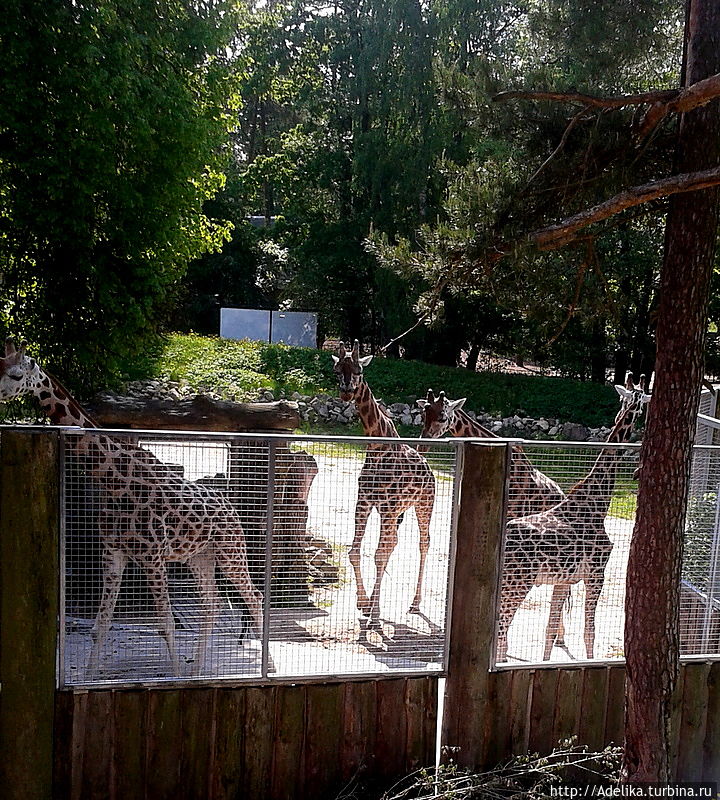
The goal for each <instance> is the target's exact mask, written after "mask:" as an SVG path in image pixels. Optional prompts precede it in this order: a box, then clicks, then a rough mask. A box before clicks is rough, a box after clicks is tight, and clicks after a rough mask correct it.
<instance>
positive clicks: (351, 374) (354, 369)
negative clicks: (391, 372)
mask: <svg viewBox="0 0 720 800" xmlns="http://www.w3.org/2000/svg"><path fill="white" fill-rule="evenodd" d="M372 358H373V357H372V356H364V357H362V358H361V357H360V342H359V341H358V340H357V339H355V343H354V344H353V348H352V350H351V351H350V352H349V353H348V352H347V350H346V349H345V345H344V344H342V342H341V343H340V347H339V349H338V354H337V355H333V357H332V359H333V364H334V366H333V372H334V373H335V377H336V378H337V382H338V388H339V389H340V398H341V399H342V400H345V401H349V400H354V399H355V397H356V396H357V393H358V390H359V389H360V387H361V386H362V383H363V380H364V379H363V369H364V368H365V367H367V365H368V364H369V363H370V362H371V361H372Z"/></svg>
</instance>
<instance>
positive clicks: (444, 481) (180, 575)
mask: <svg viewBox="0 0 720 800" xmlns="http://www.w3.org/2000/svg"><path fill="white" fill-rule="evenodd" d="M368 444H369V445H370V449H368V450H367V452H366V448H367V446H368ZM455 467H456V446H454V443H448V442H436V443H433V444H430V445H428V448H427V450H426V451H425V452H424V453H423V454H422V455H420V454H419V453H418V452H417V451H416V450H415V449H413V448H411V447H409V446H408V445H407V444H403V443H388V442H387V441H385V442H376V441H374V440H369V439H368V440H364V439H354V440H352V439H350V438H345V439H338V438H310V437H307V438H306V437H303V438H300V439H297V438H291V437H284V436H269V437H260V436H257V437H256V436H252V435H232V436H229V435H221V436H219V435H212V434H188V435H183V436H178V435H173V436H170V435H162V434H154V433H153V434H141V433H134V432H122V433H115V432H113V433H112V434H110V433H108V432H107V431H93V430H87V431H82V432H80V431H78V432H74V431H73V432H70V431H68V432H66V433H65V434H64V435H63V463H62V488H63V526H62V528H63V552H62V563H63V603H62V609H63V612H62V619H61V632H62V636H61V652H60V671H61V685H65V686H73V685H88V684H90V685H92V684H132V683H137V682H142V683H148V682H156V681H160V682H161V681H175V680H178V679H180V680H193V679H198V678H202V679H204V680H207V679H216V678H217V679H258V678H270V679H272V678H274V677H277V678H289V677H297V678H303V677H313V676H328V675H333V676H335V675H338V676H339V675H358V674H363V675H365V674H367V675H373V674H387V673H388V672H398V673H423V672H437V671H439V670H441V669H442V668H443V666H444V657H445V650H446V638H445V637H446V624H445V621H446V613H447V602H448V601H447V587H448V579H449V568H450V563H449V561H450V553H451V547H450V544H451V532H452V517H453V506H454V490H455ZM378 572H379V573H380V574H381V580H380V581H379V582H378V581H377V579H376V578H377V574H378Z"/></svg>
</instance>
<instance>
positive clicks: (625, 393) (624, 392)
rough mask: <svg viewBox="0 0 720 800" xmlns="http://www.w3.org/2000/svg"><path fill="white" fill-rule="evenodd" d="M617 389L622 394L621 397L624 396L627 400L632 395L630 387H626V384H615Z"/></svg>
mask: <svg viewBox="0 0 720 800" xmlns="http://www.w3.org/2000/svg"><path fill="white" fill-rule="evenodd" d="M628 374H630V373H628ZM630 380H632V378H630ZM615 391H616V392H617V393H618V394H619V395H620V397H622V399H623V400H627V399H628V397H632V392H631V391H630V390H629V389H626V388H625V387H624V386H619V385H618V384H617V383H616V384H615Z"/></svg>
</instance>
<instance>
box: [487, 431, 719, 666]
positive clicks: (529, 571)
mask: <svg viewBox="0 0 720 800" xmlns="http://www.w3.org/2000/svg"><path fill="white" fill-rule="evenodd" d="M638 455H639V445H635V444H622V445H607V444H602V443H597V444H596V443H578V444H572V443H558V442H543V443H530V442H523V443H522V444H521V445H516V446H515V447H514V448H513V452H512V455H511V466H510V470H509V481H508V483H509V485H508V504H507V526H506V532H505V544H504V556H503V565H502V571H501V580H500V593H499V597H500V600H499V607H498V635H497V647H496V663H497V664H498V665H503V666H527V664H528V663H531V664H534V663H538V664H539V663H546V662H555V663H561V662H568V661H571V662H572V661H583V660H596V661H597V660H600V661H609V660H615V659H621V658H623V656H624V652H623V628H624V621H625V611H624V602H625V580H626V571H627V558H628V552H629V547H630V539H631V536H632V529H633V525H634V521H635V508H636V504H637V481H636V480H635V477H634V473H635V470H636V468H637V464H638ZM718 485H720V448H719V447H711V446H696V447H695V448H694V452H693V469H692V477H691V483H690V489H691V491H690V493H689V500H688V509H687V521H686V533H685V556H684V562H683V581H682V585H681V597H680V635H681V654H682V655H687V656H690V655H698V654H703V655H710V656H713V655H714V656H717V655H720V507H719V506H718V497H719V496H720V492H719V491H718ZM563 498H564V499H563Z"/></svg>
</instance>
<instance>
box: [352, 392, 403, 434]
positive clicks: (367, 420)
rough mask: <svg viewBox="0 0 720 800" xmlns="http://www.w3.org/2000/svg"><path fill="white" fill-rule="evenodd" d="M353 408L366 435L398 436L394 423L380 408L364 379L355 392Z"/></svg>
mask: <svg viewBox="0 0 720 800" xmlns="http://www.w3.org/2000/svg"><path fill="white" fill-rule="evenodd" d="M355 408H356V409H357V412H358V416H359V417H360V422H361V423H362V426H363V430H364V431H365V435H366V436H388V437H392V438H394V439H397V438H398V437H399V436H400V434H399V433H398V432H397V429H396V428H395V424H394V423H393V421H392V420H391V419H390V417H388V416H387V414H386V413H385V412H384V411H383V410H382V408H380V406H379V405H378V401H377V400H376V399H375V397H374V396H373V393H372V392H371V391H370V387H369V386H368V385H367V383H365V381H363V382H362V383H361V384H360V386H359V387H358V389H357V391H356V393H355Z"/></svg>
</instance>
